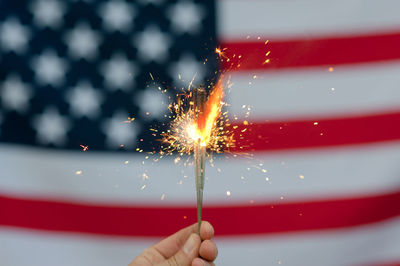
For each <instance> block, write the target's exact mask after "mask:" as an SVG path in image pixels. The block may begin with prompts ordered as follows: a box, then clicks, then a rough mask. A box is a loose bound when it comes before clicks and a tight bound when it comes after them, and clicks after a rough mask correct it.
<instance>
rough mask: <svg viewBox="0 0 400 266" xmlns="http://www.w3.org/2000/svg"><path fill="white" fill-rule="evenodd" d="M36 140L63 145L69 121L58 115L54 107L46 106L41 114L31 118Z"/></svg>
mask: <svg viewBox="0 0 400 266" xmlns="http://www.w3.org/2000/svg"><path fill="white" fill-rule="evenodd" d="M32 122H33V128H34V129H35V130H36V133H37V135H36V137H37V141H38V142H39V143H42V144H54V145H55V146H61V145H64V144H65V142H66V140H67V139H66V135H67V132H68V130H69V129H70V122H69V120H68V119H67V118H65V117H63V116H61V115H60V113H59V112H58V111H57V110H56V109H55V108H52V107H50V108H47V109H45V111H44V112H43V114H41V115H36V116H35V117H34V118H33V120H32Z"/></svg>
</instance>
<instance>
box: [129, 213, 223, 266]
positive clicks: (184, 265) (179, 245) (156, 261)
mask: <svg viewBox="0 0 400 266" xmlns="http://www.w3.org/2000/svg"><path fill="white" fill-rule="evenodd" d="M200 236H201V239H200V237H199V235H198V234H197V223H196V224H192V225H190V226H188V227H186V228H184V229H182V230H180V231H178V232H176V233H175V234H173V235H171V236H169V237H167V238H165V239H163V240H161V241H160V242H159V243H158V244H156V245H154V246H151V247H149V248H148V249H146V250H145V251H144V252H143V253H142V254H140V255H139V256H137V257H136V258H135V259H134V260H133V261H132V262H131V263H130V264H129V266H212V265H215V264H214V263H213V261H214V260H215V258H216V257H217V254H218V250H217V246H216V245H215V243H214V242H213V241H212V240H211V238H212V237H213V236H214V228H213V227H212V225H211V224H210V223H209V222H205V221H203V222H202V223H201V228H200Z"/></svg>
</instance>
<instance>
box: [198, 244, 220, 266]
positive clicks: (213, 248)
mask: <svg viewBox="0 0 400 266" xmlns="http://www.w3.org/2000/svg"><path fill="white" fill-rule="evenodd" d="M199 255H200V256H201V257H202V258H203V259H206V260H207V261H214V260H215V259H216V258H217V256H218V248H217V245H216V244H215V243H214V241H212V240H204V241H203V242H202V243H201V245H200V249H199Z"/></svg>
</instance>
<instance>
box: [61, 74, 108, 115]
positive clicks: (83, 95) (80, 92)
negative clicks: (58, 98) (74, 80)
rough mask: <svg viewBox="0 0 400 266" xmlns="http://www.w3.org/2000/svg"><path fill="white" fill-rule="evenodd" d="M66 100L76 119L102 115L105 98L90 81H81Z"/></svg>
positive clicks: (68, 93) (69, 92) (68, 94)
mask: <svg viewBox="0 0 400 266" xmlns="http://www.w3.org/2000/svg"><path fill="white" fill-rule="evenodd" d="M66 99H67V101H68V102H69V104H70V106H71V112H72V114H73V115H75V116H76V117H84V116H85V117H87V118H94V117H97V116H98V115H99V114H100V104H101V102H102V100H103V97H102V95H101V94H100V92H99V91H98V90H95V89H94V88H93V87H92V86H91V85H90V83H89V82H88V81H80V82H79V83H78V84H77V85H76V87H75V88H73V89H72V90H71V91H68V92H67V95H66Z"/></svg>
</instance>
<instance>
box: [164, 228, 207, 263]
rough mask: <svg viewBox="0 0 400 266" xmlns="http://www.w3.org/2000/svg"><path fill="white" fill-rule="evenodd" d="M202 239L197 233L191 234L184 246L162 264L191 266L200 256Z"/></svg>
mask: <svg viewBox="0 0 400 266" xmlns="http://www.w3.org/2000/svg"><path fill="white" fill-rule="evenodd" d="M200 244H201V239H200V236H199V235H197V234H191V235H190V236H189V238H188V239H187V240H186V242H185V244H184V245H183V247H182V248H181V249H180V250H179V251H178V252H177V253H176V254H175V255H173V256H172V257H170V258H169V259H168V260H167V261H165V262H164V263H163V264H162V266H167V265H168V266H190V265H192V261H193V260H194V259H195V258H197V257H198V256H199V249H200Z"/></svg>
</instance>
